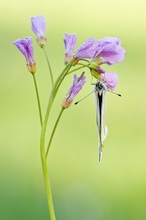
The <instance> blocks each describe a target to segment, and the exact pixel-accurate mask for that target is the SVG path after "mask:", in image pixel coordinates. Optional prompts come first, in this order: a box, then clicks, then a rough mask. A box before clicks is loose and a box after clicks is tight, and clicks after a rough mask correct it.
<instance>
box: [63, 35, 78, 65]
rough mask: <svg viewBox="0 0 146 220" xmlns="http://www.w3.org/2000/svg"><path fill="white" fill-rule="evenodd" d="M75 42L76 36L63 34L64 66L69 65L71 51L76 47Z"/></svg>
mask: <svg viewBox="0 0 146 220" xmlns="http://www.w3.org/2000/svg"><path fill="white" fill-rule="evenodd" d="M76 41H77V36H76V34H68V33H65V38H64V44H65V57H64V63H65V64H67V63H69V61H70V59H71V58H72V55H73V50H74V48H75V45H76Z"/></svg>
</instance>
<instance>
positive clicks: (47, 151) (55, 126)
mask: <svg viewBox="0 0 146 220" xmlns="http://www.w3.org/2000/svg"><path fill="white" fill-rule="evenodd" d="M64 109H65V108H62V109H61V111H60V113H59V115H58V118H57V120H56V123H55V125H54V128H53V131H52V134H51V137H50V140H49V143H48V147H47V150H46V155H45V157H46V160H47V156H48V153H49V149H50V146H51V143H52V139H53V136H54V134H55V131H56V128H57V125H58V122H59V120H60V118H61V116H62V113H63V111H64Z"/></svg>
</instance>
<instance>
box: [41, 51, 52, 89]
mask: <svg viewBox="0 0 146 220" xmlns="http://www.w3.org/2000/svg"><path fill="white" fill-rule="evenodd" d="M43 51H44V54H45V57H46V60H47V64H48V68H49V71H50V76H51V83H52V87H53V85H54V80H53V74H52V69H51V65H50V62H49V58H48V55H47V52H46V50H45V47H43Z"/></svg>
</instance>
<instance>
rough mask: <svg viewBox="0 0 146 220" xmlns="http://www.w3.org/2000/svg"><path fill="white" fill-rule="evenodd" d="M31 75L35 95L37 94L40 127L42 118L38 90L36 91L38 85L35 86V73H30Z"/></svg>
mask: <svg viewBox="0 0 146 220" xmlns="http://www.w3.org/2000/svg"><path fill="white" fill-rule="evenodd" d="M32 76H33V81H34V86H35V91H36V96H37V103H38V109H39V117H40V123H41V127H42V125H43V119H42V111H41V104H40V98H39V92H38V87H37V82H36V78H35V74H32Z"/></svg>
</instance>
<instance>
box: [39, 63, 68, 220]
mask: <svg viewBox="0 0 146 220" xmlns="http://www.w3.org/2000/svg"><path fill="white" fill-rule="evenodd" d="M71 67H72V65H71V64H68V65H67V66H66V67H65V69H64V70H63V71H62V73H61V74H60V76H59V77H58V79H57V80H56V82H55V84H54V86H53V88H52V91H51V95H50V99H49V102H48V106H47V111H46V115H45V119H44V123H43V125H42V129H41V138H40V153H41V161H42V168H43V174H44V181H45V186H46V191H47V201H48V207H49V213H50V218H51V220H55V212H54V207H53V200H52V195H51V189H50V183H49V178H48V169H47V162H46V157H45V134H46V128H47V123H48V118H49V114H50V111H51V107H52V104H53V102H54V100H55V97H56V95H57V91H58V89H59V86H60V84H61V82H62V81H63V79H64V78H65V76H66V74H67V73H68V71H69V70H70V68H71Z"/></svg>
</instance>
